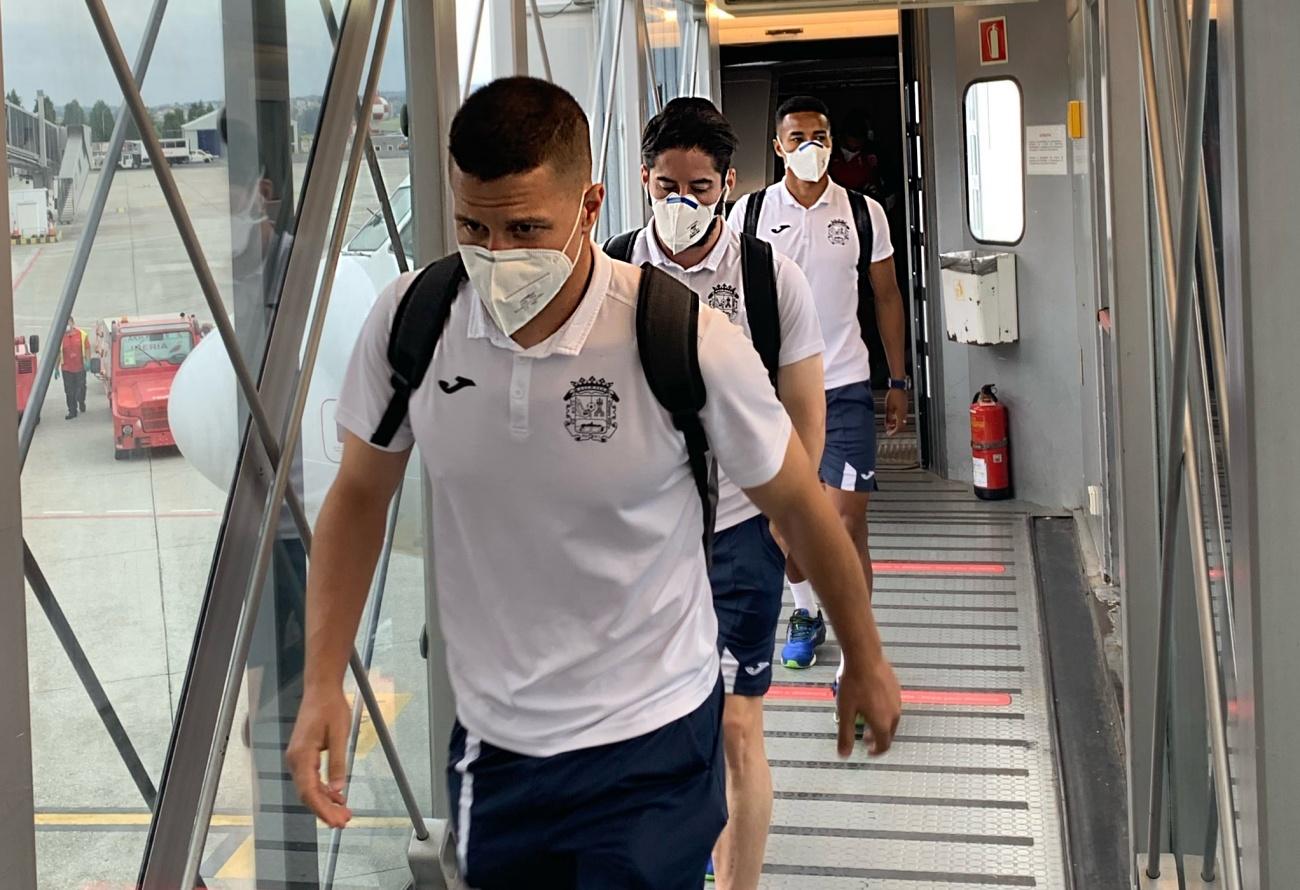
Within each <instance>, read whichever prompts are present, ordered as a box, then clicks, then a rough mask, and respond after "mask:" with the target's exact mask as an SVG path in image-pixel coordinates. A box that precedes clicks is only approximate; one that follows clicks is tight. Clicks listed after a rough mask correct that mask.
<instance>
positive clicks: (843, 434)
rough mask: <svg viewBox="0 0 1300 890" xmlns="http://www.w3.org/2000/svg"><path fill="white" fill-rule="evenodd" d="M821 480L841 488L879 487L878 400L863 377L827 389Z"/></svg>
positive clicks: (874, 489)
mask: <svg viewBox="0 0 1300 890" xmlns="http://www.w3.org/2000/svg"><path fill="white" fill-rule="evenodd" d="M821 477H822V481H823V482H825V483H826V484H827V485H829V486H830V487H831V488H838V489H840V490H841V491H876V490H877V485H876V400H875V397H874V396H873V395H872V394H871V384H870V383H869V382H868V381H866V380H863V381H862V382H860V383H850V384H848V385H847V386H837V387H836V388H835V389H828V390H826V447H825V449H824V450H823V451H822V465H821Z"/></svg>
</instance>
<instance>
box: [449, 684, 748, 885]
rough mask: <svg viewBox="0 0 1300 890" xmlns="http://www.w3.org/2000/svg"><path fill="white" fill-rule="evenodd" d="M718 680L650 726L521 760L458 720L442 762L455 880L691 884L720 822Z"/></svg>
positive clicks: (723, 800)
mask: <svg viewBox="0 0 1300 890" xmlns="http://www.w3.org/2000/svg"><path fill="white" fill-rule="evenodd" d="M721 739H722V684H721V683H719V684H718V686H717V687H716V688H715V689H714V691H713V692H712V693H711V694H710V695H709V697H708V699H707V700H706V701H705V702H704V704H702V705H700V707H699V708H697V709H696V710H695V711H694V712H692V713H690V714H688V715H686V716H685V717H683V718H681V719H680V720H675V721H673V722H672V723H669V724H667V725H666V726H663V727H660V728H659V729H657V730H654V731H653V732H650V733H647V734H645V735H642V736H638V737H636V738H633V739H629V740H627V741H623V742H615V743H613V744H609V745H600V746H598V747H595V748H583V749H580V750H577V751H568V752H565V753H563V754H557V755H555V756H553V757H527V756H525V755H522V754H515V753H513V752H510V751H506V750H503V749H501V748H497V747H495V746H494V745H490V744H488V743H487V742H484V741H482V740H481V739H478V738H476V737H474V736H471V735H469V734H468V733H467V732H466V730H465V728H464V727H463V726H461V725H460V721H457V722H456V724H455V726H454V727H453V729H452V734H451V754H450V758H449V759H448V761H447V763H448V766H447V790H448V800H449V801H450V803H451V816H452V825H453V826H454V827H455V829H456V840H457V856H458V859H459V861H460V868H461V877H462V878H464V879H465V883H466V884H468V885H469V886H471V887H473V888H475V890H520V888H524V887H527V888H534V890H610V888H615V887H617V888H619V890H699V888H700V886H701V884H702V882H703V876H704V869H705V865H706V864H707V863H708V859H709V855H710V854H711V853H712V852H713V844H714V841H716V840H717V838H718V835H719V834H720V833H721V832H722V828H723V826H724V825H725V824H726V822H727V796H726V791H725V788H724V778H725V771H724V768H723V762H722V745H721Z"/></svg>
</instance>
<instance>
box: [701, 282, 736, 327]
mask: <svg viewBox="0 0 1300 890" xmlns="http://www.w3.org/2000/svg"><path fill="white" fill-rule="evenodd" d="M705 302H706V303H708V304H709V305H710V306H712V307H713V308H714V309H717V310H718V311H719V312H721V313H723V314H725V315H726V316H727V318H729V319H731V320H732V321H735V320H736V313H737V312H738V311H740V297H739V295H738V294H737V293H736V288H735V287H733V286H732V285H730V284H715V285H714V286H713V290H711V291H709V296H708V299H706V300H705Z"/></svg>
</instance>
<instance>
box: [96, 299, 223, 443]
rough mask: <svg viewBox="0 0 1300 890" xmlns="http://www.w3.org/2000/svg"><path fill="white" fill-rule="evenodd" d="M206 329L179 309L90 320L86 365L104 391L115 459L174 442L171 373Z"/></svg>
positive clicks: (209, 326) (175, 370) (172, 375)
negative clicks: (92, 322) (92, 334)
mask: <svg viewBox="0 0 1300 890" xmlns="http://www.w3.org/2000/svg"><path fill="white" fill-rule="evenodd" d="M209 330H211V325H200V323H199V321H198V319H197V318H195V317H194V316H193V315H190V314H186V313H184V312H181V313H178V314H176V315H148V316H135V317H129V316H122V317H121V318H116V319H103V320H102V321H99V322H98V323H97V324H96V325H95V347H94V355H93V357H92V358H91V360H90V370H91V372H92V373H93V374H95V375H96V376H97V377H99V379H100V380H102V381H103V383H104V387H105V389H106V390H107V391H108V403H109V407H110V408H111V409H112V415H113V444H114V449H115V450H114V454H113V456H114V457H115V458H116V459H117V460H127V459H129V458H130V457H131V456H132V455H134V454H136V453H138V452H143V451H145V450H146V449H149V448H162V447H167V446H171V445H175V444H176V441H175V439H174V438H173V437H172V431H171V425H170V423H169V421H168V419H167V401H168V399H169V398H170V396H171V388H172V378H174V377H175V376H176V372H177V371H178V370H179V369H180V366H181V362H183V361H185V358H186V356H188V355H189V354H190V351H191V350H192V349H194V347H195V346H196V345H197V344H198V342H199V341H200V340H201V339H203V336H204V334H206V333H207V332H208V331H209Z"/></svg>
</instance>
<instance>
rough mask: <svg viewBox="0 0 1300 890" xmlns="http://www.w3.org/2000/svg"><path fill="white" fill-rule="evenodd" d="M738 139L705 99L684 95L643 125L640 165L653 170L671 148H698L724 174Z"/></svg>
mask: <svg viewBox="0 0 1300 890" xmlns="http://www.w3.org/2000/svg"><path fill="white" fill-rule="evenodd" d="M738 145H740V140H739V139H737V138H736V131H735V130H734V129H733V128H732V126H731V121H729V120H727V119H726V118H725V117H724V116H723V114H722V112H720V111H718V109H717V106H715V105H714V104H713V103H712V102H710V101H709V100H708V99H701V98H698V97H693V96H683V97H681V98H677V99H674V100H672V101H671V102H669V103H668V104H667V105H665V106H664V110H663V111H661V112H659V113H658V114H656V115H655V116H654V117H652V118H651V119H650V122H649V123H648V124H646V125H645V131H644V132H642V134H641V163H643V164H645V165H646V167H653V166H654V165H655V161H657V160H658V159H659V155H661V154H663V153H664V152H666V151H670V150H672V149H674V148H682V149H692V148H697V149H699V150H700V151H702V152H704V153H705V154H706V155H708V156H709V157H710V158H712V159H713V168H714V169H715V170H717V171H718V172H719V173H726V172H727V170H729V169H730V168H731V159H732V157H733V156H734V155H735V154H736V147H737V146H738Z"/></svg>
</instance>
